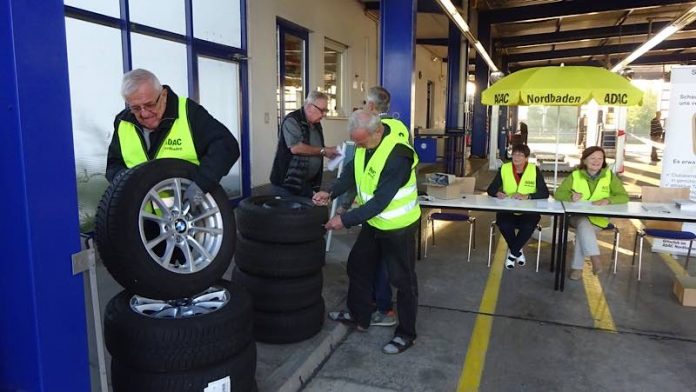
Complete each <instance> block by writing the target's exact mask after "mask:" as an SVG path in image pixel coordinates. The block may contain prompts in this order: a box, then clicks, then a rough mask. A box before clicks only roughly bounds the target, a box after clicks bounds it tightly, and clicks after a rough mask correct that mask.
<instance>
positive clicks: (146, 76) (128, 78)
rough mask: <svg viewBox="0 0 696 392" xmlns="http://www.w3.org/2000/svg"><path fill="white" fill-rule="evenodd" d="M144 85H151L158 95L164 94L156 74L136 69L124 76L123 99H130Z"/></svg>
mask: <svg viewBox="0 0 696 392" xmlns="http://www.w3.org/2000/svg"><path fill="white" fill-rule="evenodd" d="M144 83H150V84H151V85H152V87H153V88H154V89H155V91H156V92H157V93H158V94H159V93H161V92H162V84H161V83H160V81H159V79H157V76H155V74H153V73H152V72H150V71H148V70H146V69H142V68H136V69H134V70H132V71H130V72H126V73H125V74H124V75H123V81H122V82H121V96H123V99H126V98H128V96H130V95H131V94H133V93H134V92H135V91H136V90H137V89H138V88H139V87H140V86H141V85H143V84H144Z"/></svg>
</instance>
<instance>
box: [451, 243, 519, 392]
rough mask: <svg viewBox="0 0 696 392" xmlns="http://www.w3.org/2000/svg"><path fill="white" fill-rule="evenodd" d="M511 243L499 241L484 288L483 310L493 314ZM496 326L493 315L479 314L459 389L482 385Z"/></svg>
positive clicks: (467, 391)
mask: <svg viewBox="0 0 696 392" xmlns="http://www.w3.org/2000/svg"><path fill="white" fill-rule="evenodd" d="M506 249H507V244H505V241H498V245H497V246H496V248H495V256H494V257H493V262H492V263H491V272H490V273H489V274H488V281H487V282H486V288H485V289H484V290H483V297H482V298H481V305H480V306H479V312H481V313H487V314H492V313H495V308H496V305H497V303H498V293H499V292H500V281H501V280H502V277H503V264H504V263H505V260H504V259H505V255H506ZM492 326H493V316H489V315H486V314H479V315H478V316H476V323H475V324H474V330H473V331H472V333H471V338H470V339H469V348H468V349H467V352H466V359H465V360H464V367H463V369H462V374H461V375H460V376H459V385H458V387H457V392H473V391H478V390H479V386H480V385H481V375H482V374H483V367H484V365H485V363H486V352H487V351H488V342H489V340H490V337H491V328H492Z"/></svg>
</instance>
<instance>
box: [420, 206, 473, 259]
mask: <svg viewBox="0 0 696 392" xmlns="http://www.w3.org/2000/svg"><path fill="white" fill-rule="evenodd" d="M435 221H444V222H466V223H468V224H469V247H468V251H467V256H466V261H467V263H468V262H470V261H471V248H472V244H473V248H474V249H476V218H475V217H473V216H470V215H469V214H463V213H459V212H432V213H430V214H429V215H428V219H427V223H428V224H430V225H431V226H430V227H431V232H432V239H433V246H435ZM423 256H424V257H428V239H427V238H426V240H425V251H424V254H423Z"/></svg>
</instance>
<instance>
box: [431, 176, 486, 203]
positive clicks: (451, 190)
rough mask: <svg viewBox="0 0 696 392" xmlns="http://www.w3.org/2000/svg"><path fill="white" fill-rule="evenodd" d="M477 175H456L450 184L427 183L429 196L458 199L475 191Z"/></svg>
mask: <svg viewBox="0 0 696 392" xmlns="http://www.w3.org/2000/svg"><path fill="white" fill-rule="evenodd" d="M475 186H476V177H456V178H455V179H454V182H452V183H451V184H450V185H437V184H427V190H426V192H427V193H428V196H432V197H435V198H438V199H444V200H448V199H457V198H460V197H462V195H463V194H472V193H474V188H475Z"/></svg>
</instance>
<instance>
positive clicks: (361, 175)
mask: <svg viewBox="0 0 696 392" xmlns="http://www.w3.org/2000/svg"><path fill="white" fill-rule="evenodd" d="M397 144H401V145H404V146H406V147H408V148H409V150H411V151H412V152H413V165H411V176H410V177H409V179H408V181H407V182H406V184H405V185H404V186H402V187H401V188H400V189H399V191H398V192H396V195H395V196H394V198H393V199H392V200H391V202H389V205H387V207H386V208H385V209H384V210H383V211H382V212H381V213H379V214H378V215H376V216H374V217H372V218H371V219H369V220H368V221H367V223H369V224H370V225H371V226H372V227H375V228H378V229H380V230H396V229H401V228H404V227H407V226H408V225H410V224H412V223H413V222H415V221H417V220H418V219H419V218H420V214H421V212H420V205H419V204H418V189H417V187H416V170H415V169H416V166H417V165H418V155H416V152H415V151H414V150H413V148H412V147H411V146H410V145H409V144H408V141H407V140H405V139H402V138H401V137H400V136H397V135H396V134H395V133H394V132H390V133H389V135H387V136H385V137H384V139H382V143H380V145H379V146H378V147H377V150H376V151H375V152H374V154H373V155H372V158H370V161H369V162H368V163H367V166H366V165H365V148H363V147H359V148H357V149H356V151H355V158H354V159H353V166H354V171H355V184H356V186H357V197H356V199H357V202H358V205H360V206H362V205H364V204H365V203H367V202H368V201H369V200H370V199H372V198H373V197H374V195H375V190H377V184H379V177H380V175H381V174H382V170H384V165H385V163H386V162H387V157H389V154H390V153H391V152H392V150H393V149H394V147H395V146H396V145H397Z"/></svg>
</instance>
